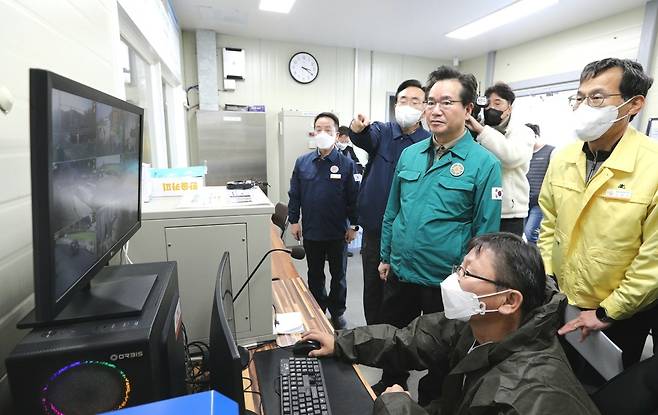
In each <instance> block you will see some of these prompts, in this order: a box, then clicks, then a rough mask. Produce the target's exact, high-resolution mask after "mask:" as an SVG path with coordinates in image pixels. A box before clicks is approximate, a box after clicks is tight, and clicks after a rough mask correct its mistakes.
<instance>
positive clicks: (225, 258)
mask: <svg viewBox="0 0 658 415" xmlns="http://www.w3.org/2000/svg"><path fill="white" fill-rule="evenodd" d="M234 335H235V322H234V320H233V292H232V285H231V260H230V255H229V253H228V252H224V254H223V255H222V259H221V261H220V262H219V269H218V270H217V279H216V281H215V293H214V297H213V304H212V315H211V316H210V356H209V360H210V365H209V368H210V388H211V389H214V390H216V391H218V392H221V393H222V394H224V395H226V396H228V397H229V398H231V399H233V400H234V401H235V402H237V403H238V405H239V406H240V414H244V413H247V412H245V407H244V388H243V386H242V363H241V359H240V352H239V350H238V346H237V344H236V343H235V337H234Z"/></svg>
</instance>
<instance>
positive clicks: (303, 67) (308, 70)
mask: <svg viewBox="0 0 658 415" xmlns="http://www.w3.org/2000/svg"><path fill="white" fill-rule="evenodd" d="M302 69H303V70H305V71H306V72H308V73H310V74H311V75H313V72H312V71H311V70H310V69H308V68H307V67H306V66H302Z"/></svg>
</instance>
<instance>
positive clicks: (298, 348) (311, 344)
mask: <svg viewBox="0 0 658 415" xmlns="http://www.w3.org/2000/svg"><path fill="white" fill-rule="evenodd" d="M320 347H322V346H321V345H320V342H319V341H316V340H300V341H298V342H297V343H295V344H294V345H293V346H292V354H294V355H298V356H300V355H301V356H308V352H310V351H311V350H318V349H319V348H320Z"/></svg>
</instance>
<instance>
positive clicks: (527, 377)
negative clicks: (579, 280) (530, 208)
mask: <svg viewBox="0 0 658 415" xmlns="http://www.w3.org/2000/svg"><path fill="white" fill-rule="evenodd" d="M466 252H468V253H467V254H466V256H465V257H464V259H463V262H462V264H461V265H459V266H455V267H454V272H453V273H452V274H451V275H450V276H449V277H448V278H446V279H445V281H443V282H442V283H441V294H442V297H443V304H444V306H445V311H444V312H441V313H432V314H425V315H422V316H420V317H418V318H416V319H415V320H414V321H413V322H411V324H409V325H408V326H407V327H405V328H402V329H397V328H395V327H393V326H390V325H383V324H382V325H374V326H365V327H358V328H355V329H352V330H341V331H338V332H337V333H336V335H335V336H332V335H330V334H325V333H320V332H317V331H311V332H308V333H306V334H305V335H304V337H303V339H304V340H316V341H319V342H320V344H321V348H320V349H318V350H314V351H312V352H310V353H309V356H331V355H334V356H336V357H338V358H340V359H343V360H347V361H350V362H353V363H361V364H365V365H369V366H376V367H382V368H383V367H386V368H387V369H395V370H410V369H413V370H424V369H428V368H432V369H436V370H442V373H443V374H444V377H443V383H442V386H441V387H440V388H439V390H437V391H436V392H437V396H436V398H435V399H434V400H433V401H432V402H431V403H430V404H429V405H427V406H426V407H424V408H423V407H421V406H420V405H418V404H417V403H416V402H414V401H413V400H412V399H411V398H410V395H409V394H408V393H406V392H405V391H403V390H402V388H401V387H400V386H398V385H394V386H392V387H389V388H388V389H387V390H386V392H385V393H383V394H382V395H381V396H380V397H379V398H377V400H376V401H375V407H374V413H382V414H398V413H399V414H443V415H445V414H476V413H477V414H524V415H527V414H551V413H555V414H558V413H559V414H581V415H582V414H598V413H599V411H598V410H597V408H596V406H595V405H594V404H593V403H592V401H591V400H590V398H589V397H588V396H587V394H586V393H585V390H584V389H583V387H582V386H581V384H580V383H579V382H578V381H577V380H576V378H575V376H574V375H573V373H572V371H571V368H570V367H569V364H568V363H567V359H566V357H565V355H564V352H563V351H562V348H561V346H560V343H559V341H558V339H557V336H556V330H557V328H558V327H559V324H560V313H559V312H558V309H560V308H561V305H563V303H564V301H565V297H564V296H563V295H562V294H560V293H558V292H557V291H555V290H554V288H553V287H552V286H551V287H547V282H546V277H545V274H544V266H543V262H542V259H541V256H540V255H539V251H538V250H537V248H536V247H534V246H532V245H527V244H526V243H524V242H523V240H522V239H521V238H519V237H518V236H516V235H513V234H510V233H493V234H486V235H482V236H478V237H475V238H473V239H472V240H471V241H470V242H469V244H468V247H467V250H466Z"/></svg>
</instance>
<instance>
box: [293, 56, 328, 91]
mask: <svg viewBox="0 0 658 415" xmlns="http://www.w3.org/2000/svg"><path fill="white" fill-rule="evenodd" d="M288 70H289V71H290V76H292V79H294V80H295V81H297V82H299V83H300V84H310V83H311V82H313V81H314V80H315V78H317V77H318V72H320V66H319V65H318V61H317V59H315V57H314V56H313V55H311V54H310V53H308V52H297V53H295V54H294V55H293V56H292V58H290V62H289V63H288Z"/></svg>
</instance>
